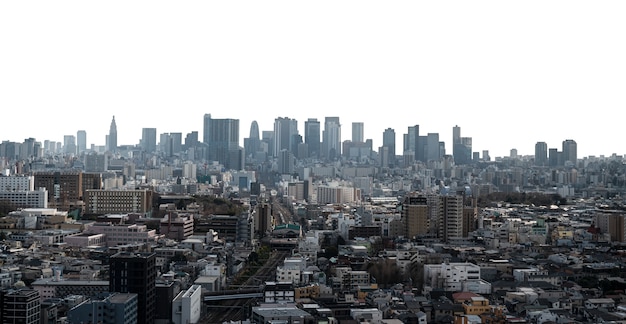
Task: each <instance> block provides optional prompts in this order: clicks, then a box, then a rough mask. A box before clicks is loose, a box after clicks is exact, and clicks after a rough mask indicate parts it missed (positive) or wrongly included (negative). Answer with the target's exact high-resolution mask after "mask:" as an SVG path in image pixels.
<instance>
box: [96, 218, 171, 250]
mask: <svg viewBox="0 0 626 324" xmlns="http://www.w3.org/2000/svg"><path fill="white" fill-rule="evenodd" d="M85 233H88V234H90V235H94V234H104V235H105V240H106V246H108V247H112V246H118V245H127V244H150V243H156V241H157V240H158V239H159V237H160V235H157V233H156V230H148V227H147V226H146V225H137V224H131V225H112V224H110V223H96V224H94V225H92V226H89V227H88V228H87V229H86V230H85Z"/></svg>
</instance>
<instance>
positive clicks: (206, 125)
mask: <svg viewBox="0 0 626 324" xmlns="http://www.w3.org/2000/svg"><path fill="white" fill-rule="evenodd" d="M210 128H211V114H204V119H203V123H202V142H203V143H204V144H209V133H210V132H211V131H210Z"/></svg>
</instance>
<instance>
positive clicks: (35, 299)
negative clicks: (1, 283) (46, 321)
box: [1, 289, 41, 324]
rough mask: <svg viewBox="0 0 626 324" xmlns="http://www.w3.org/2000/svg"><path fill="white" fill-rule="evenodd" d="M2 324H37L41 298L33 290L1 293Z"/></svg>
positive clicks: (39, 315)
mask: <svg viewBox="0 0 626 324" xmlns="http://www.w3.org/2000/svg"><path fill="white" fill-rule="evenodd" d="M1 294H2V323H23V324H39V322H40V317H41V298H40V297H39V292H38V291H37V290H33V289H17V290H8V291H2V292H1Z"/></svg>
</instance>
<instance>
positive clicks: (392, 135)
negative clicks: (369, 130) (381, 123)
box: [383, 128, 396, 167]
mask: <svg viewBox="0 0 626 324" xmlns="http://www.w3.org/2000/svg"><path fill="white" fill-rule="evenodd" d="M383 147H386V148H387V154H388V156H387V158H388V159H387V161H389V166H390V167H393V166H395V165H396V131H395V130H394V129H393V128H387V129H385V131H384V132H383Z"/></svg>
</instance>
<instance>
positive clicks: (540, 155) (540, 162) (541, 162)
mask: <svg viewBox="0 0 626 324" xmlns="http://www.w3.org/2000/svg"><path fill="white" fill-rule="evenodd" d="M535 165H537V166H547V165H548V144H546V142H537V143H536V144H535Z"/></svg>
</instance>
